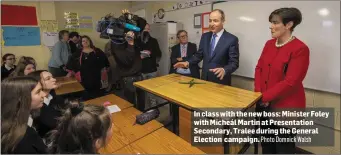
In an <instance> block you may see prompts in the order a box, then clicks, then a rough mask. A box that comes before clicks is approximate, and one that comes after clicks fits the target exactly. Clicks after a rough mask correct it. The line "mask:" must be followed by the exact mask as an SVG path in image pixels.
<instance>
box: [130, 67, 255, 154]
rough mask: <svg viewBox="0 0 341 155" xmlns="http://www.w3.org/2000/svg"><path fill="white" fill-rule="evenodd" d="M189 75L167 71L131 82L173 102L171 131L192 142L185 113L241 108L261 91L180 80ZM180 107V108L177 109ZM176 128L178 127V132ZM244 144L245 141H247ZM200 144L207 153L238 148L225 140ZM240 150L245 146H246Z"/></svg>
mask: <svg viewBox="0 0 341 155" xmlns="http://www.w3.org/2000/svg"><path fill="white" fill-rule="evenodd" d="M192 79H193V78H191V77H187V76H182V75H179V74H169V75H166V76H162V77H157V78H152V79H148V80H144V81H139V82H135V83H134V85H135V86H136V87H138V88H140V89H143V90H145V91H148V92H150V93H152V94H155V95H157V96H160V97H162V98H164V99H166V100H168V101H170V102H171V103H172V105H171V107H172V113H173V131H174V132H175V133H176V134H177V135H179V136H180V137H182V138H183V139H185V140H187V141H188V142H191V141H189V140H190V138H188V137H190V136H191V135H190V134H191V127H190V124H191V123H190V122H191V119H190V117H188V115H191V113H192V112H193V111H194V110H199V111H200V109H204V108H238V109H240V111H245V110H247V109H249V108H251V107H254V106H255V104H256V102H257V101H259V100H260V98H261V93H255V92H252V91H248V90H243V89H239V88H235V87H231V86H226V85H221V84H217V83H213V82H208V81H204V80H200V79H195V80H194V81H195V82H199V83H204V84H194V85H193V86H192V87H189V84H180V83H179V82H189V81H191V80H192ZM179 107H181V108H182V109H180V111H179ZM179 118H180V119H179ZM179 121H180V122H179ZM177 128H179V133H180V134H179V133H178V131H177ZM245 146H248V145H247V144H246V145H245ZM199 148H201V149H202V150H203V151H204V152H206V153H219V154H222V153H238V152H239V151H241V150H240V149H239V151H238V150H237V149H236V148H235V147H230V146H229V144H228V143H224V146H221V147H219V146H218V148H219V149H217V148H216V147H199ZM212 148H213V149H212ZM212 150H213V152H212ZM242 150H245V147H244V148H243V149H242Z"/></svg>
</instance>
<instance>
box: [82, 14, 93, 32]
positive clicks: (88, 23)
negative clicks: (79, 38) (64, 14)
mask: <svg viewBox="0 0 341 155" xmlns="http://www.w3.org/2000/svg"><path fill="white" fill-rule="evenodd" d="M79 31H80V32H92V31H93V21H92V17H91V16H80V17H79Z"/></svg>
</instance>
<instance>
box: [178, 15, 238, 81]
mask: <svg viewBox="0 0 341 155" xmlns="http://www.w3.org/2000/svg"><path fill="white" fill-rule="evenodd" d="M224 22H225V14H224V12H223V11H222V10H219V9H215V10H213V11H212V12H211V14H210V19H209V26H210V32H207V33H204V34H203V35H202V36H201V40H200V45H199V50H198V52H196V53H195V55H193V56H192V57H191V58H190V59H189V60H188V61H186V62H178V63H176V64H175V65H174V68H188V67H189V66H192V65H197V64H198V63H199V62H200V61H201V60H203V61H204V62H203V67H202V76H201V79H203V80H207V81H211V82H215V83H219V84H224V85H231V74H232V73H233V72H234V71H236V70H237V68H238V66H239V44H238V38H237V37H236V36H234V35H233V34H231V33H229V32H226V31H225V30H224V28H223V26H224Z"/></svg>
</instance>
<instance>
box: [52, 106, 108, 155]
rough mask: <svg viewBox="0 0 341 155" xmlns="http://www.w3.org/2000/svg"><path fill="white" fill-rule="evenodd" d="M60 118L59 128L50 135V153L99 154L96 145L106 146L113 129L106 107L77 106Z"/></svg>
mask: <svg viewBox="0 0 341 155" xmlns="http://www.w3.org/2000/svg"><path fill="white" fill-rule="evenodd" d="M75 105H78V106H76V107H71V108H69V109H67V110H66V111H65V112H64V114H63V116H62V117H60V118H59V124H58V127H57V128H56V129H55V130H53V131H52V132H51V133H50V136H49V138H48V143H50V144H51V145H50V147H49V153H57V154H63V153H81V154H86V153H91V154H94V153H97V150H96V148H95V143H96V140H97V139H101V140H102V141H103V142H104V144H103V145H105V143H106V141H105V140H106V137H107V132H108V130H109V129H110V127H111V115H110V113H109V110H108V109H107V108H105V107H104V106H97V105H91V104H88V105H83V104H81V103H79V104H75Z"/></svg>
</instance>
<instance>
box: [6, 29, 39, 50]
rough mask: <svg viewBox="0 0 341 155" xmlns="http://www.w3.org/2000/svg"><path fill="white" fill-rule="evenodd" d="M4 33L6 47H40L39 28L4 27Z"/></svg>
mask: <svg viewBox="0 0 341 155" xmlns="http://www.w3.org/2000/svg"><path fill="white" fill-rule="evenodd" d="M2 31H3V32H2V34H3V36H2V39H3V41H4V43H3V44H4V46H37V45H40V28H39V27H17V26H3V27H2Z"/></svg>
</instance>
